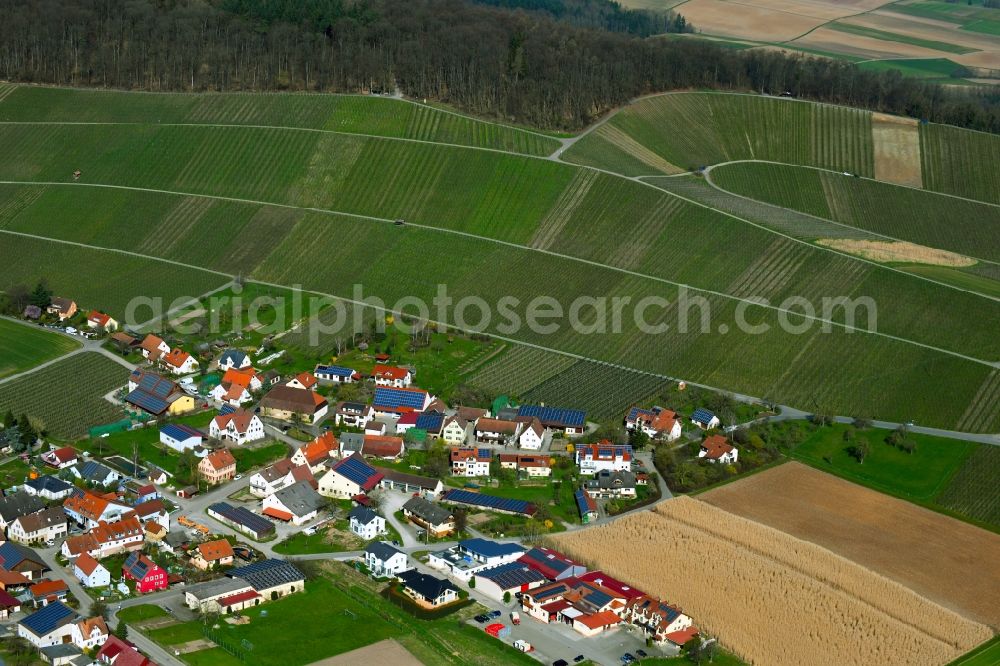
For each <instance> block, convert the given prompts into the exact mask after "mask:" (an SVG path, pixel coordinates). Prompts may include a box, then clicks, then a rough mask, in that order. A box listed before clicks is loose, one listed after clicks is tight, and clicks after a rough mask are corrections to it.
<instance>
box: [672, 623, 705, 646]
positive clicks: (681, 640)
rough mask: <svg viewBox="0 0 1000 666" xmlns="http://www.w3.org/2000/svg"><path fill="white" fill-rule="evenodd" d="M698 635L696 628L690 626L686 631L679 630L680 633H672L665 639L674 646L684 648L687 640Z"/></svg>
mask: <svg viewBox="0 0 1000 666" xmlns="http://www.w3.org/2000/svg"><path fill="white" fill-rule="evenodd" d="M699 633H701V632H699V631H698V627H695V626H693V625H692V626H690V627H688V628H687V629H681V630H680V631H673V632H670V633H669V634H667V636H666V638H667V640H668V641H670V642H671V643H673V644H674V645H680V646H681V647H683V646H684V644H685V643H687V642H688V641H689V640H691V639H692V638H694V637H695V636H697V635H698V634H699Z"/></svg>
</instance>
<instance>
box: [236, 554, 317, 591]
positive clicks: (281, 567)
mask: <svg viewBox="0 0 1000 666" xmlns="http://www.w3.org/2000/svg"><path fill="white" fill-rule="evenodd" d="M229 575H230V576H232V577H234V578H241V579H242V580H245V581H246V582H248V583H249V584H250V585H251V586H253V588H254V589H255V590H258V591H260V590H267V589H270V588H272V587H278V586H279V585H287V584H288V583H294V582H296V581H300V580H303V579H304V578H305V575H303V573H302V572H301V571H299V570H298V569H296V568H295V567H293V566H292V565H291V564H289V563H288V562H285V561H284V560H276V559H273V558H272V559H269V560H264V561H262V562H254V563H253V564H248V565H246V566H245V567H239V568H236V569H233V570H232V571H230V572H229Z"/></svg>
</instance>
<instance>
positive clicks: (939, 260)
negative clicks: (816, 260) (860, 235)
mask: <svg viewBox="0 0 1000 666" xmlns="http://www.w3.org/2000/svg"><path fill="white" fill-rule="evenodd" d="M816 242H817V243H818V244H819V245H823V246H825V247H832V248H833V249H835V250H840V251H841V252H847V253H848V254H853V255H856V256H858V257H864V258H865V259H871V260H872V261H878V262H881V263H905V264H928V265H930V266H957V267H963V266H972V265H974V264H975V263H976V260H975V259H971V258H969V257H966V256H963V255H961V254H957V253H955V252H949V251H948V250H939V249H937V248H933V247H925V246H923V245H917V244H915V243H908V242H906V241H871V240H858V239H849V238H821V239H819V240H818V241H816Z"/></svg>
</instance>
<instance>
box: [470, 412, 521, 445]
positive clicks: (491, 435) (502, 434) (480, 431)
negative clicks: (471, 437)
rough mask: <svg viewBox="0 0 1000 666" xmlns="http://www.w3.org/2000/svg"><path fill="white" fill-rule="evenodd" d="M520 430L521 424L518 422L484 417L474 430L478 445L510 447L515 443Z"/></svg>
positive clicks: (477, 422)
mask: <svg viewBox="0 0 1000 666" xmlns="http://www.w3.org/2000/svg"><path fill="white" fill-rule="evenodd" d="M519 428H520V424H519V423H517V422H516V421H504V420H501V419H490V418H486V417H483V418H481V419H479V420H477V421H476V426H475V429H474V433H475V438H476V443H477V444H497V445H500V446H508V445H510V444H512V443H513V442H514V440H515V438H516V437H517V433H518V430H519Z"/></svg>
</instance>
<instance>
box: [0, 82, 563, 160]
mask: <svg viewBox="0 0 1000 666" xmlns="http://www.w3.org/2000/svg"><path fill="white" fill-rule="evenodd" d="M0 122H33V123H34V122H77V123H103V122H108V123H136V124H154V125H155V124H161V123H179V124H194V125H211V124H234V125H261V126H265V125H266V126H284V127H298V128H303V129H316V130H328V131H335V132H344V133H347V134H370V135H376V136H384V137H387V138H401V139H411V140H416V141H430V142H436V143H443V144H457V145H463V146H470V147H477V148H489V149H492V150H501V151H507V152H511V153H519V154H525V155H536V156H545V155H550V154H552V153H553V152H554V151H555V150H557V149H558V148H559V147H560V146H561V145H562V142H561V141H559V140H558V139H555V138H552V137H548V136H545V135H544V134H541V133H538V132H534V131H532V130H527V129H522V128H517V127H512V126H508V125H502V124H499V123H493V122H489V121H484V120H479V119H476V118H473V117H471V116H466V115H463V114H460V113H458V112H455V111H448V110H441V109H436V108H434V107H432V106H428V105H424V104H420V103H418V102H413V101H404V100H400V99H396V98H392V97H379V96H373V95H337V94H321V93H149V92H122V91H114V90H89V89H80V88H51V87H36V86H25V85H19V86H16V87H15V89H14V90H13V92H10V93H8V94H7V95H6V96H5V97H4V98H3V99H2V100H0Z"/></svg>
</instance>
